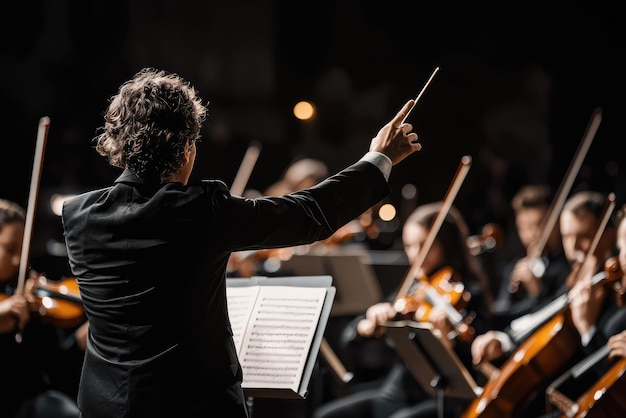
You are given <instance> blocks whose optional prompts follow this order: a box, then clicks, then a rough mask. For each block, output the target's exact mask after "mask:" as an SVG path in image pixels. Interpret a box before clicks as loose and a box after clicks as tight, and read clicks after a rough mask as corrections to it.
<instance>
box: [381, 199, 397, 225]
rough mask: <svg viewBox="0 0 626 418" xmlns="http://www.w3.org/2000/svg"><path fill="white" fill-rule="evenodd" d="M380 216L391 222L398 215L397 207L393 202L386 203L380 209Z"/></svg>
mask: <svg viewBox="0 0 626 418" xmlns="http://www.w3.org/2000/svg"><path fill="white" fill-rule="evenodd" d="M378 217H379V218H380V219H382V220H383V221H385V222H389V221H391V220H393V218H395V217H396V208H395V206H393V205H392V204H391V203H385V204H384V205H382V206H381V207H380V209H378Z"/></svg>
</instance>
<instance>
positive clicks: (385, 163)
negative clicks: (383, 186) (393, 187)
mask: <svg viewBox="0 0 626 418" xmlns="http://www.w3.org/2000/svg"><path fill="white" fill-rule="evenodd" d="M361 161H367V162H368V163H371V164H374V165H375V166H376V167H378V169H379V170H380V172H381V173H383V176H385V180H389V175H390V174H391V167H392V166H393V164H392V162H391V159H390V158H389V157H387V156H386V155H385V154H383V153H381V152H376V151H368V152H367V153H366V154H365V155H364V156H363V157H361Z"/></svg>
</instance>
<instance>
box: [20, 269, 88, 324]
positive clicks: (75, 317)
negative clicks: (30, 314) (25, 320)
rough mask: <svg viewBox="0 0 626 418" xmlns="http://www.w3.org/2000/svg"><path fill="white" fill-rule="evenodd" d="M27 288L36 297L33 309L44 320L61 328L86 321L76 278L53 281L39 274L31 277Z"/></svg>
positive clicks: (32, 304)
mask: <svg viewBox="0 0 626 418" xmlns="http://www.w3.org/2000/svg"><path fill="white" fill-rule="evenodd" d="M26 290H27V292H30V294H31V295H33V297H34V298H33V299H34V300H33V301H32V302H31V310H32V311H34V312H37V313H38V314H39V316H40V317H41V318H42V320H43V321H44V322H47V323H50V324H52V325H54V326H57V327H59V328H73V327H75V326H78V325H80V324H82V323H83V322H85V320H86V317H85V309H84V307H83V302H82V299H81V297H80V292H79V290H78V283H77V282H76V279H75V278H73V277H65V278H62V279H61V280H58V281H53V280H48V279H47V278H46V277H45V276H44V275H39V276H38V277H32V278H30V279H29V282H28V284H27V285H26Z"/></svg>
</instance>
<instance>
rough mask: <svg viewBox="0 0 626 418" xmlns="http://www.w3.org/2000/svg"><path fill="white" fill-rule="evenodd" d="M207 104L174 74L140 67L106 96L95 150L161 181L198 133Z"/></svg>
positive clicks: (115, 163)
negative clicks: (113, 91) (106, 104)
mask: <svg viewBox="0 0 626 418" xmlns="http://www.w3.org/2000/svg"><path fill="white" fill-rule="evenodd" d="M206 114H207V109H206V107H205V106H204V105H203V104H202V101H201V99H200V97H199V95H198V92H197V90H196V89H195V88H194V87H193V86H192V85H191V84H190V83H189V82H187V81H186V80H184V79H183V78H182V77H180V76H179V75H177V74H174V73H167V72H165V71H163V70H157V69H154V68H144V69H142V70H141V71H139V72H138V73H137V74H135V76H134V77H133V78H132V79H131V80H129V81H127V82H125V83H124V84H122V86H121V87H120V89H119V92H118V93H117V94H116V95H115V96H113V97H112V98H111V100H110V104H109V107H108V109H107V111H106V113H105V115H104V121H105V123H104V126H103V127H102V128H101V131H102V132H101V133H100V134H99V135H98V136H97V137H96V138H94V143H95V149H96V151H97V152H98V153H99V154H100V155H102V156H104V157H106V158H107V160H108V161H109V164H111V165H112V166H114V167H119V168H123V169H129V170H131V171H132V172H134V173H135V174H136V175H138V176H139V177H141V178H144V179H151V180H155V179H156V180H158V181H160V182H164V181H166V180H167V178H168V177H169V176H170V175H171V174H173V173H175V172H176V171H177V170H178V169H179V168H180V167H181V166H182V163H183V161H184V155H185V150H186V149H188V148H189V147H191V146H193V144H194V143H195V141H197V140H198V139H199V138H200V129H201V127H202V123H203V122H204V119H205V118H206Z"/></svg>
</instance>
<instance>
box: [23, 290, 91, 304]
mask: <svg viewBox="0 0 626 418" xmlns="http://www.w3.org/2000/svg"><path fill="white" fill-rule="evenodd" d="M34 294H35V296H37V297H40V298H44V297H51V298H55V299H63V300H67V301H69V302H76V303H82V302H83V301H82V299H81V298H80V296H76V295H73V294H70V293H61V292H57V291H54V290H50V289H43V288H38V289H35V291H34Z"/></svg>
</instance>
